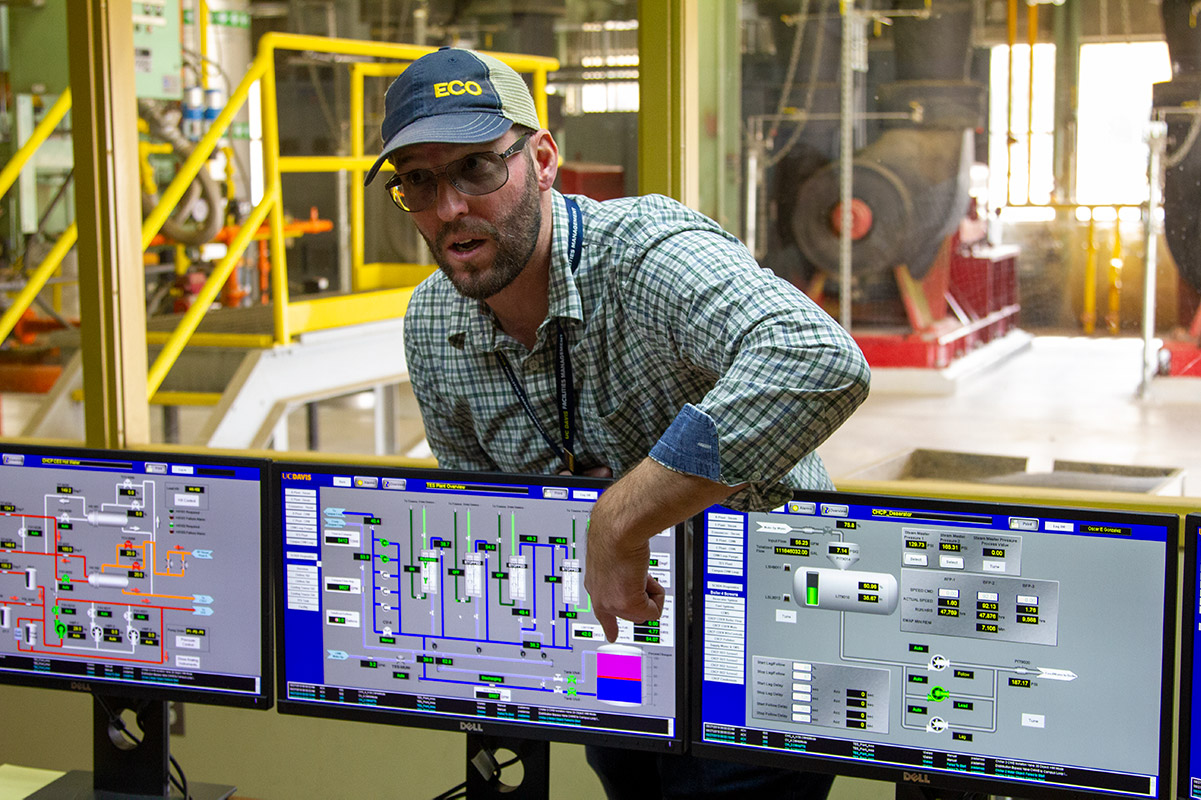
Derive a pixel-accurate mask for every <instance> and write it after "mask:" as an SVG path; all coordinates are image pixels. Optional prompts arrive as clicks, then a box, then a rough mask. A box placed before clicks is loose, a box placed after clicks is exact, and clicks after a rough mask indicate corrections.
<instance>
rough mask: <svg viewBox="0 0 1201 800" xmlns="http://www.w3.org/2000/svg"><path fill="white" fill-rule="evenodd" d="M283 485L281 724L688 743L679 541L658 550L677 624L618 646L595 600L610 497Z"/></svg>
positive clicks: (403, 483) (301, 476) (297, 477)
mask: <svg viewBox="0 0 1201 800" xmlns="http://www.w3.org/2000/svg"><path fill="white" fill-rule="evenodd" d="M299 469H302V468H301V467H299V466H298V470H299ZM281 484H282V485H281V489H282V498H281V499H282V504H283V506H282V507H283V510H284V518H285V531H284V536H285V540H284V546H283V552H284V564H283V570H284V598H283V625H282V629H281V632H282V636H283V642H284V644H283V652H284V653H285V665H284V674H285V676H286V682H285V683H284V684H283V685H281V690H282V692H283V693H284V694H281V698H280V700H281V710H287V704H286V703H285V700H286V701H291V702H293V703H295V704H298V705H308V706H310V708H311V707H312V706H325V707H326V708H327V709H328V708H332V707H344V708H345V707H356V708H359V709H364V708H370V709H376V710H379V709H386V710H390V711H393V712H404V713H407V714H410V715H414V716H418V717H422V718H423V720H424V722H421V723H419V724H443V725H445V726H453V725H454V724H458V722H462V721H466V720H482V721H492V722H505V723H512V724H518V725H521V724H525V725H532V726H555V727H558V728H574V729H579V730H601V731H603V730H613V731H620V732H629V733H638V734H646V735H649V736H652V737H663V738H665V739H672V738H675V737H678V736H679V735H680V732H679V730H678V725H677V722H676V715H677V711H676V704H677V701H678V699H679V698H677V672H678V668H679V662H678V661H677V657H676V654H677V651H678V648H677V640H676V639H677V631H676V610H677V609H676V593H677V591H678V589H679V586H678V580H677V579H676V578H675V576H676V574H677V564H676V560H677V548H678V546H679V536H678V534H677V532H676V531H675V530H674V529H673V530H668V531H664V532H663V533H661V534H659V535H657V536H655V537H653V539H652V540H651V560H650V566H649V570H650V573H651V574H653V575H654V576H655V577H656V578H657V579H658V580H659V582H660V583H661V584H662V585H663V586H664V588H665V590H666V598H665V602H664V608H663V614H662V617H661V618H660V619H658V620H651V621H648V622H646V623H643V624H637V625H636V624H633V623H630V622H627V621H625V620H621V621H619V625H620V633H619V636H618V638H617V641H616V642H614V643H608V642H606V640H605V636H604V633H603V631H602V629H601V627H600V625H599V624H598V623H597V621H596V619H595V617H594V616H593V615H592V613H591V603H590V600H589V597H588V594H587V592H586V591H585V590H584V584H583V566H584V560H585V556H586V552H587V531H588V521H589V514H590V513H591V508H592V505H593V503H594V502H595V501H596V499H597V498H598V497H599V494H600V491H601V487H588V488H581V487H578V486H570V485H564V482H563V481H562V479H560V481H559V482H558V483H557V484H554V485H551V484H547V485H541V484H537V483H508V482H499V481H497V480H492V479H487V480H485V479H477V478H472V479H468V480H462V479H460V480H449V479H448V480H438V479H431V478H428V477H415V476H414V477H388V476H362V475H339V474H323V473H320V472H299V471H296V472H288V471H285V472H284V476H283V480H282V481H281ZM468 729H470V730H474V728H468Z"/></svg>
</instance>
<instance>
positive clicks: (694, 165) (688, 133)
mask: <svg viewBox="0 0 1201 800" xmlns="http://www.w3.org/2000/svg"><path fill="white" fill-rule="evenodd" d="M697 42H698V35H697V0H662V1H661V2H654V3H640V4H639V10H638V93H639V101H638V193H639V194H648V193H651V192H657V193H659V194H665V195H668V196H670V197H674V198H675V199H677V200H679V201H680V202H682V203H684V204H685V205H687V206H689V207H691V208H697V207H698V205H699V202H700V195H699V181H698V180H697V175H698V173H699V153H698V150H699V143H700V136H699V120H698V119H697V113H696V110H697V109H698V108H699V107H700V105H699V87H698V81H697V75H698V69H697V63H698V58H699V52H698V51H699V46H698V43H697Z"/></svg>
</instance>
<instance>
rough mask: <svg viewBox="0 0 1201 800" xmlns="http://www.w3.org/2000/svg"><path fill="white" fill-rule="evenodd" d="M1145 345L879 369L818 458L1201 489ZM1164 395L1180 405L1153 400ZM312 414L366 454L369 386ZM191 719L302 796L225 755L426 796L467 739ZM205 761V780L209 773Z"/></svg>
mask: <svg viewBox="0 0 1201 800" xmlns="http://www.w3.org/2000/svg"><path fill="white" fill-rule="evenodd" d="M1141 348H1142V343H1141V341H1139V340H1135V339H1100V338H1096V339H1086V338H1080V337H1058V336H1038V337H1034V338H1033V339H1032V340H1031V341H1030V343H1029V346H1027V347H1025V348H1023V349H1021V350H1020V351H1019V352H1016V353H1014V354H1012V355H1010V356H1009V357H1008V358H1007V359H1005V360H1004V361H1002V362H1000V363H997V364H994V365H992V366H991V367H990V368H988V369H985V370H982V371H980V372H977V373H976V374H974V375H971V376H969V377H964V378H962V379H960V380H959V381H958V382H957V383H955V385H953V386H952V387H950V389H949V392H950V393H944V394H915V393H911V392H909V391H905V390H904V386H903V384H904V381H900V380H898V377H899V376H898V375H897V374H893V373H886V372H883V371H878V372H877V375H876V380H875V382H874V384H873V386H874V388H873V393H872V394H871V396H870V397H869V398H868V400H867V401H866V403H865V404H864V405H863V407H862V408H861V409H859V410H858V411H857V412H856V413H855V415H854V416H853V417H852V418H851V419H850V420H849V421H848V422H847V423H846V424H845V425H843V427H842V428H841V429H840V430H839V431H838V432H836V433H835V434H834V435H833V436H832V437H831V439H830V440H829V441H827V442H826V443H825V444H824V445H823V446H822V447H821V449H820V453H821V455H822V457H823V458H824V459H825V461H826V464H827V466H828V468H829V470H830V473H831V474H832V475H833V476H834V477H835V480H836V482H837V481H838V480H839V479H840V478H841V479H845V478H848V477H852V476H853V475H854V474H855V473H856V472H859V471H861V470H863V469H864V468H865V467H868V466H869V465H872V464H876V463H877V462H880V461H881V460H883V459H888V458H890V457H893V456H897V455H898V454H902V453H905V452H907V451H909V450H912V449H915V448H924V449H945V450H954V451H961V452H968V453H980V454H992V455H1006V456H1020V457H1024V458H1027V459H1030V462H1031V468H1032V469H1035V470H1038V469H1049V468H1050V464H1051V461H1052V460H1054V459H1069V460H1078V461H1088V462H1097V463H1107V464H1117V465H1142V466H1154V467H1164V468H1174V469H1179V470H1183V471H1184V473H1185V479H1184V493H1185V494H1187V495H1190V496H1198V497H1201V414H1198V409H1199V406H1201V380H1192V381H1189V382H1185V383H1180V382H1179V379H1176V381H1177V382H1176V383H1175V384H1174V385H1173V390H1172V391H1171V392H1170V393H1162V392H1159V391H1153V392H1152V393H1151V396H1150V399H1145V400H1143V399H1139V398H1138V385H1139V375H1140V356H1141ZM1160 380H1163V379H1160ZM1168 394H1170V395H1171V397H1172V398H1174V399H1172V400H1170V401H1169V400H1165V399H1160V398H1161V397H1162V396H1165V395H1168ZM37 402H38V398H34V397H27V396H14V395H5V396H3V397H2V398H0V426H2V428H0V429H2V430H3V432H5V433H7V434H10V435H14V434H15V433H16V432H17V431H19V430H20V425H21V423H22V421H23V419H24V418H25V417H26V416H27V415H28V414H29V413H30V412H31V410H32V409H33V408H34V407H35V406H36V403H37ZM316 413H317V419H318V425H319V434H320V436H319V446H318V448H317V449H318V450H321V451H331V452H334V451H336V452H342V453H369V452H371V451H372V447H373V441H374V439H373V430H372V424H373V398H372V396H371V395H370V394H369V393H368V394H357V395H352V396H348V397H343V398H337V399H334V400H327V401H323V402H321V403H319V404H317V406H316ZM202 421H203V417H202V416H201V415H199V414H195V413H184V414H181V419H180V428H181V432H182V434H183V438H184V439H185V440H186V439H187V438H188V436H189V434H190V433H191V432H193V431H196V430H198V429H199V426H200V424H201V422H202ZM288 426H289V436H290V440H291V444H292V446H293V447H294V448H297V449H300V448H303V447H304V444H305V442H306V441H307V439H306V436H307V419H306V413H305V412H304V411H303V410H298V411H296V412H294V413H292V414H291V415H290V417H289V420H288ZM155 429H156V432H155V435H156V438H159V437H160V436H161V426H160V425H159V424H157V423H156V424H155ZM0 699H4V700H6V701H7V702H8V703H12V704H15V706H12V707H16V708H21V707H23V706H28V707H29V708H31V709H32V708H38V709H41V710H42V711H43V712H49V711H53V714H52V716H55V718H60V716H65V717H67V718H70V719H73V720H75V721H76V722H78V723H80V724H81V725H83V724H86V720H87V709H86V703H85V698H82V697H80V696H77V695H72V694H70V693H61V692H44V691H38V690H27V689H14V688H4V689H3V690H0ZM188 716H189V727H190V729H189V734H188V735H187V736H185V737H182V738H180V739H179V740H174V739H173V750H175V751H177V752H178V753H179V754H180V755H182V756H190V758H188V759H187V762H186V763H192V764H198V765H203V766H197V767H196V770H197V772H198V773H199V774H197V775H196V776H195V778H196V779H199V780H214V781H229V782H237V783H238V784H239V785H240V787H241V790H242V792H243V793H245V794H246V795H248V796H255V797H259V798H270V797H276V796H300V795H287V791H289V790H288V789H287V788H285V787H287V786H289V784H288V781H289V780H293V779H294V778H295V776H294V775H292V772H293V771H294V769H293V767H292V766H285V765H281V766H280V769H279V770H277V771H275V772H273V771H272V770H271V769H270V768H267V767H266V765H263V762H262V761H260V762H258V764H260V765H262V766H256V767H255V768H254V769H251V768H249V767H247V766H246V765H245V764H243V763H242V759H241V757H240V756H235V757H233V758H230V757H229V753H230V752H231V751H232V752H238V751H240V750H241V749H246V750H247V752H250V751H251V750H252V749H253V747H254V746H256V743H257V745H262V744H263V743H266V742H274V743H276V745H280V744H282V743H287V744H286V745H285V746H284V747H283V749H285V750H287V749H289V748H292V747H295V748H296V750H295V754H296V755H297V756H298V759H297V762H303V761H304V760H305V755H304V754H305V753H306V752H307V751H306V750H305V748H306V747H308V746H309V743H310V741H312V742H316V741H321V740H326V739H327V737H329V736H331V733H333V734H337V735H338V736H342V735H345V736H347V737H349V739H350V740H353V741H355V742H356V749H361V750H362V751H363V753H371V754H373V756H372V757H376V756H378V758H380V759H384V758H387V757H388V754H389V753H394V752H396V750H397V748H398V747H399V749H401V750H408V751H409V752H411V753H413V754H416V753H421V754H422V756H421V757H419V758H418V761H419V762H420V763H425V764H430V763H437V762H439V761H440V762H441V763H439V764H438V767H437V768H436V769H433V770H426V769H423V770H420V771H416V772H413V773H412V774H411V775H409V773H408V771H407V770H406V775H408V777H407V778H406V781H411V783H409V784H408V787H409V789H410V790H411V791H412V792H414V793H415V794H414V796H430V795H432V794H434V793H436V792H437V791H440V790H441V789H444V788H446V787H447V786H449V785H451V784H452V783H453V782H454V781H455V780H459V779H461V769H462V766H461V764H462V762H461V760H460V757H456V756H457V752H458V749H459V747H461V739H460V738H459V737H458V736H457V735H456V734H450V733H439V732H429V731H416V730H412V729H388V728H386V727H382V726H371V725H365V724H362V723H341V722H331V721H324V720H307V719H304V718H297V717H287V718H285V717H282V716H280V715H277V714H274V713H272V714H263V715H253V714H246V713H244V712H239V711H236V710H227V709H218V708H207V707H201V706H197V707H189V709H188ZM84 729H85V730H86V728H84ZM210 729H211V733H212V735H211V736H210V735H209V733H210ZM47 735H50V732H49V731H47ZM26 738H29V737H26ZM33 738H35V739H36V738H37V737H36V736H35V737H33ZM56 741H57V740H56ZM0 742H3V743H4V744H5V748H3V749H5V750H7V751H8V757H9V758H10V759H11V760H12V761H13V762H14V763H21V764H26V765H29V766H42V767H53V768H59V769H62V768H70V767H76V768H79V767H83V768H86V767H87V765H88V762H89V761H90V749H89V748H88V746H87V741H86V738H85V739H83V740H81V741H78V742H75V741H72V742H71V743H70V746H69V747H67V748H66V749H67V751H69V755H68V754H67V753H64V752H62V751H61V750H60V751H58V755H55V756H53V757H49V756H47V760H46V763H40V762H39V760H38V759H39V755H40V756H46V754H47V752H48V751H47V749H46V747H44V746H42V745H44V744H45V743H42V744H38V743H37V742H31V743H29V744H28V745H26V744H25V743H24V740H23V739H22V740H20V742H18V741H16V740H14V741H4V739H3V737H0ZM53 749H55V748H51V750H53ZM553 752H554V755H553V757H552V778H551V780H552V785H553V786H557V787H558V789H557V790H556V794H558V792H559V790H562V789H565V788H566V789H569V790H570V796H574V797H579V798H581V800H594V799H595V800H600V798H602V796H603V795H602V793H601V791H600V786H599V784H598V783H597V782H596V780H595V778H594V777H593V776H592V775H591V772H590V770H588V768H587V767H586V766H585V764H584V760H583V753H582V749H581V748H579V747H578V746H574V745H555V748H554V751H553ZM311 756H312V758H313V759H314V760H315V762H320V761H321V760H322V759H321V754H320V753H319V752H316V751H314V752H313V753H311ZM448 756H449V757H448ZM423 759H424V760H423ZM3 760H5V759H4V758H0V761H3ZM270 760H271V759H268V761H270ZM222 762H226V763H224V764H223V763H222ZM204 766H207V767H208V768H209V769H210V770H211V773H212V774H208V775H206V774H205V772H206V770H205V769H204V768H203V767H204ZM189 775H190V776H191V775H192V773H191V772H190V773H189ZM336 780H337V779H336V778H333V777H330V776H328V775H324V774H313V775H307V776H306V777H305V778H304V781H307V782H308V783H304V784H303V786H304V788H300V784H298V785H297V786H295V787H292V789H295V790H296V791H298V792H301V793H304V792H307V791H309V790H316V791H317V792H318V793H319V794H320V792H321V791H323V790H322V789H321V787H322V786H324V785H325V784H324V783H323V781H326V782H330V781H335V783H333V784H331V785H337V784H336ZM363 780H367V779H366V778H364V779H363ZM371 787H372V788H374V784H372V785H371ZM372 788H368V787H367V786H366V785H365V786H364V787H363V790H364V792H361V793H360V795H361V796H370V795H371V791H372ZM280 791H284V792H285V794H283V795H281V794H279V792H280ZM311 796H319V795H311ZM892 796H893V787H892V785H891V784H887V783H882V782H878V781H868V780H860V779H851V778H839V779H838V780H836V781H835V784H834V791H833V794H832V798H833V800H885V798H890V797H892Z"/></svg>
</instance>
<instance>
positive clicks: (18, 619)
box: [0, 443, 274, 796]
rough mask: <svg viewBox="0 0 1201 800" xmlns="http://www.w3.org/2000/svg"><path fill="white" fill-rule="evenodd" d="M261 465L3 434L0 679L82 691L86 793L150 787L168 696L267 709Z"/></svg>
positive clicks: (160, 770)
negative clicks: (136, 737) (90, 722)
mask: <svg viewBox="0 0 1201 800" xmlns="http://www.w3.org/2000/svg"><path fill="white" fill-rule="evenodd" d="M267 463H268V462H266V461H264V460H253V459H247V458H235V457H223V456H212V455H195V454H183V453H166V452H163V453H139V452H132V451H118V450H98V449H83V448H63V447H39V446H31V445H16V444H8V443H0V683H11V684H22V685H26V686H35V687H44V688H50V689H67V690H75V691H86V692H90V693H92V694H93V696H94V697H95V698H96V700H95V709H96V721H95V722H96V726H97V728H96V732H97V736H96V737H95V739H94V747H95V760H96V763H95V764H94V772H95V776H94V778H95V785H96V788H98V789H106V790H109V791H114V792H118V793H123V794H128V795H130V796H134V795H149V796H159V795H158V794H156V792H158V791H159V787H165V786H166V783H167V773H166V768H167V764H166V749H165V748H166V738H165V729H164V730H163V731H162V733H163V736H162V741H161V742H160V741H158V735H159V733H160V731H159V729H158V726H159V723H160V722H161V721H165V719H166V715H165V706H166V702H167V701H169V700H179V701H187V702H197V703H207V704H216V705H229V706H241V707H247V708H261V709H265V708H269V707H270V706H271V704H272V702H273V699H274V692H273V691H272V689H273V684H272V677H273V676H272V672H271V651H270V647H271V641H272V640H271V613H270V580H269V579H268V573H267V569H268V566H269V563H268V559H267V558H266V556H265V550H264V548H265V546H266V542H267V538H266V526H265V524H264V523H265V521H266V518H267V508H268V503H267V500H268V497H267V486H268V481H267V478H268V469H267ZM123 709H136V710H137V711H138V712H139V714H140V715H141V716H142V721H143V730H144V732H145V734H146V736H147V737H148V738H149V739H151V740H152V741H147V742H144V745H145V746H144V747H142V746H139V747H138V748H136V750H133V751H128V750H125V749H123V746H122V747H117V748H116V750H112V747H111V746H110V745H111V744H112V743H111V742H110V741H109V740H108V738H107V736H106V735H102V731H105V730H107V729H108V727H109V724H110V722H112V721H113V718H114V717H116V716H118V715H119V712H120V711H122V710H123ZM160 717H161V718H162V719H161V720H160V719H159V718H160ZM147 728H149V729H147ZM117 733H118V734H119V731H118V732H117ZM118 741H124V740H123V739H121V738H120V736H118ZM110 750H112V752H110ZM159 751H161V755H162V756H163V757H162V758H159V755H160V752H159ZM76 778H78V780H80V781H82V782H83V783H81V784H80V785H81V786H82V785H84V784H88V785H90V784H91V782H92V780H93V776H89V775H86V774H82V775H79V776H76ZM110 779H111V780H110ZM59 788H60V789H61V788H62V787H59ZM196 793H197V792H193V794H196Z"/></svg>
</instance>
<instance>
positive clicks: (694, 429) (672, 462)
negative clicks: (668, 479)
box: [650, 403, 721, 482]
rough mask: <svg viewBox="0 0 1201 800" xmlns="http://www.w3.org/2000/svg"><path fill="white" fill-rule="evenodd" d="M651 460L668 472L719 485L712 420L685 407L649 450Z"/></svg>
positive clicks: (693, 407) (718, 462)
mask: <svg viewBox="0 0 1201 800" xmlns="http://www.w3.org/2000/svg"><path fill="white" fill-rule="evenodd" d="M650 456H651V458H653V459H655V461H658V462H659V463H660V464H662V465H663V466H665V467H667V468H668V469H672V470H675V471H676V472H683V473H686V474H688V475H696V476H698V477H701V478H706V479H708V480H711V481H715V482H720V481H721V458H720V456H719V453H718V447H717V426H716V425H715V424H714V423H713V419H712V418H711V417H710V416H709V415H708V414H706V413H705V412H704V411H701V410H700V409H699V408H697V407H696V406H694V405H692V404H691V403H688V404H687V405H685V406H684V407H683V408H682V409H680V413H679V414H677V415H676V418H675V419H674V420H672V423H671V425H670V426H669V427H668V428H667V430H666V431H664V432H663V435H662V436H661V437H659V441H658V442H656V443H655V446H654V447H653V448H651V453H650Z"/></svg>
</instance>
